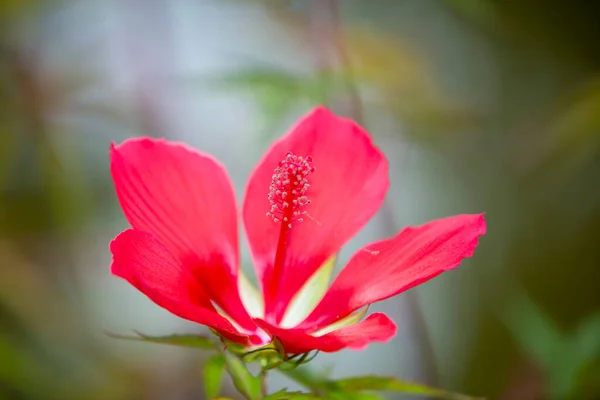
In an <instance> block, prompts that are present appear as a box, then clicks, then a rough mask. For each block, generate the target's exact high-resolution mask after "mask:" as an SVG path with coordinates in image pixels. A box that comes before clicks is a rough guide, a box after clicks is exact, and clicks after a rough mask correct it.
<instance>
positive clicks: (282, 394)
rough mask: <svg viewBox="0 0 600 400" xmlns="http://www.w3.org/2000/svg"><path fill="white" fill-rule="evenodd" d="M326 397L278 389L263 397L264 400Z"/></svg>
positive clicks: (306, 399) (308, 399)
mask: <svg viewBox="0 0 600 400" xmlns="http://www.w3.org/2000/svg"><path fill="white" fill-rule="evenodd" d="M324 398H326V397H322V396H319V395H316V394H312V393H302V392H288V391H287V390H285V389H284V390H280V391H279V392H276V393H273V394H270V395H268V396H266V397H265V398H264V400H287V399H293V400H312V399H324Z"/></svg>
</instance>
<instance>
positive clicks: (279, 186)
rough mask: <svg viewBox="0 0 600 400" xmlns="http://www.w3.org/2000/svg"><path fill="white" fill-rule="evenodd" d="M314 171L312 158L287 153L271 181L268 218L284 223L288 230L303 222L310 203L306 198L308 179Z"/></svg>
mask: <svg viewBox="0 0 600 400" xmlns="http://www.w3.org/2000/svg"><path fill="white" fill-rule="evenodd" d="M314 170H315V169H314V167H313V166H312V158H311V157H310V156H309V157H306V158H303V157H301V156H296V155H294V154H292V153H287V155H286V157H285V158H284V159H283V160H281V161H279V166H278V167H277V168H275V171H274V173H273V177H272V179H271V186H270V189H271V191H270V192H269V203H271V210H270V211H269V212H268V213H267V217H271V218H273V221H275V222H282V224H283V225H287V227H288V228H291V227H292V222H294V223H295V222H302V215H305V214H306V211H303V210H302V208H303V207H304V206H306V205H307V204H309V203H310V200H308V198H307V197H306V191H307V190H308V188H309V187H310V185H309V184H308V179H307V177H308V176H309V175H310V174H311V173H312V172H313V171H314Z"/></svg>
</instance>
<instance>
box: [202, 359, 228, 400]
mask: <svg viewBox="0 0 600 400" xmlns="http://www.w3.org/2000/svg"><path fill="white" fill-rule="evenodd" d="M223 372H225V356H224V355H223V354H221V353H219V354H215V355H214V356H212V357H211V358H209V359H208V361H207V362H206V363H205V364H204V394H205V395H206V398H207V399H212V398H216V397H217V396H218V395H219V392H220V391H221V380H222V379H223Z"/></svg>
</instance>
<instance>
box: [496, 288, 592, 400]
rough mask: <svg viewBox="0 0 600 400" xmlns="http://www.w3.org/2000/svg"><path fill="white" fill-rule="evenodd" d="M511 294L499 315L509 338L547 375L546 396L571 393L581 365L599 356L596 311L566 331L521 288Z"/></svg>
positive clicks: (583, 366)
mask: <svg viewBox="0 0 600 400" xmlns="http://www.w3.org/2000/svg"><path fill="white" fill-rule="evenodd" d="M511 298H512V300H511V302H510V303H509V304H510V305H509V307H507V308H506V310H505V312H504V313H503V316H502V319H503V321H504V322H505V324H506V326H507V327H508V328H509V330H510V332H511V333H512V335H513V338H514V339H515V340H516V341H517V342H518V344H519V345H520V347H521V348H522V349H524V350H525V351H526V352H527V353H528V354H529V356H530V357H532V359H533V360H534V361H535V362H536V363H537V365H538V366H539V367H540V368H541V369H542V370H543V371H544V373H545V374H546V375H547V380H548V386H549V388H548V390H549V396H550V398H552V399H563V398H570V397H572V396H573V395H574V393H576V392H577V390H578V385H579V379H578V378H579V376H580V374H581V373H582V371H583V369H584V368H585V367H586V366H588V365H589V364H590V363H591V362H592V361H593V360H594V359H597V358H598V357H600V315H594V316H592V317H590V318H589V319H587V320H586V321H585V322H584V323H583V324H582V326H581V327H580V328H579V329H578V330H577V331H576V332H575V333H573V334H566V333H561V332H560V331H559V330H558V327H557V326H556V325H555V323H554V321H552V319H551V318H550V317H549V316H548V315H547V314H546V313H545V312H544V311H543V310H542V309H541V308H540V307H539V306H538V305H537V304H536V303H535V302H534V301H533V300H532V299H531V298H530V297H529V296H528V295H527V293H526V292H524V291H523V290H519V291H515V293H513V294H512V296H511Z"/></svg>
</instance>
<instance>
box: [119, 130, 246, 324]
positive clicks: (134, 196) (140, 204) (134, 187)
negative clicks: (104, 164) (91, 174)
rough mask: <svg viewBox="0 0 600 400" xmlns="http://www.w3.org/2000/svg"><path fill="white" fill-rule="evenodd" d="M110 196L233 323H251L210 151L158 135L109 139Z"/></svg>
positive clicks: (221, 175)
mask: <svg viewBox="0 0 600 400" xmlns="http://www.w3.org/2000/svg"><path fill="white" fill-rule="evenodd" d="M110 154H111V173H112V176H113V180H114V183H115V189H116V192H117V197H118V199H119V202H120V203H121V207H122V208H123V212H124V214H125V216H126V217H127V220H128V221H129V223H130V224H131V225H132V227H133V228H135V229H138V230H141V231H144V232H148V233H150V234H151V235H152V236H154V237H155V238H156V239H158V240H159V241H160V242H161V243H163V244H164V246H166V248H167V249H168V251H169V252H170V253H171V254H172V255H173V256H174V257H175V258H176V259H177V260H178V261H179V262H180V263H181V265H183V266H184V267H185V268H189V269H190V272H191V273H192V274H193V275H194V276H195V277H196V279H197V280H198V281H199V282H200V283H201V284H202V285H203V287H204V291H205V292H206V293H207V294H208V295H209V297H210V298H211V299H213V300H214V301H215V302H216V303H217V304H218V305H219V306H220V307H221V308H222V309H223V310H224V311H225V312H226V313H227V314H228V315H230V316H231V317H232V318H234V319H235V320H236V322H238V323H239V324H240V325H242V326H244V327H245V328H248V329H253V327H254V324H253V322H252V320H251V318H250V317H249V315H248V314H247V313H246V311H245V309H244V307H243V305H242V302H241V300H240V296H239V293H238V289H237V287H238V279H237V275H238V259H239V255H238V237H237V221H236V205H235V196H234V192H233V188H232V185H231V182H230V180H229V177H228V176H227V172H226V171H225V168H224V167H223V166H222V165H221V164H220V163H219V162H218V161H216V160H215V159H214V158H213V157H211V156H209V155H206V154H203V153H200V152H199V151H196V150H194V149H191V148H189V147H187V146H186V145H184V144H179V143H172V142H167V141H166V140H164V139H149V138H136V139H130V140H127V141H125V142H124V143H122V144H120V145H118V146H115V145H112V146H111V152H110Z"/></svg>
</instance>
